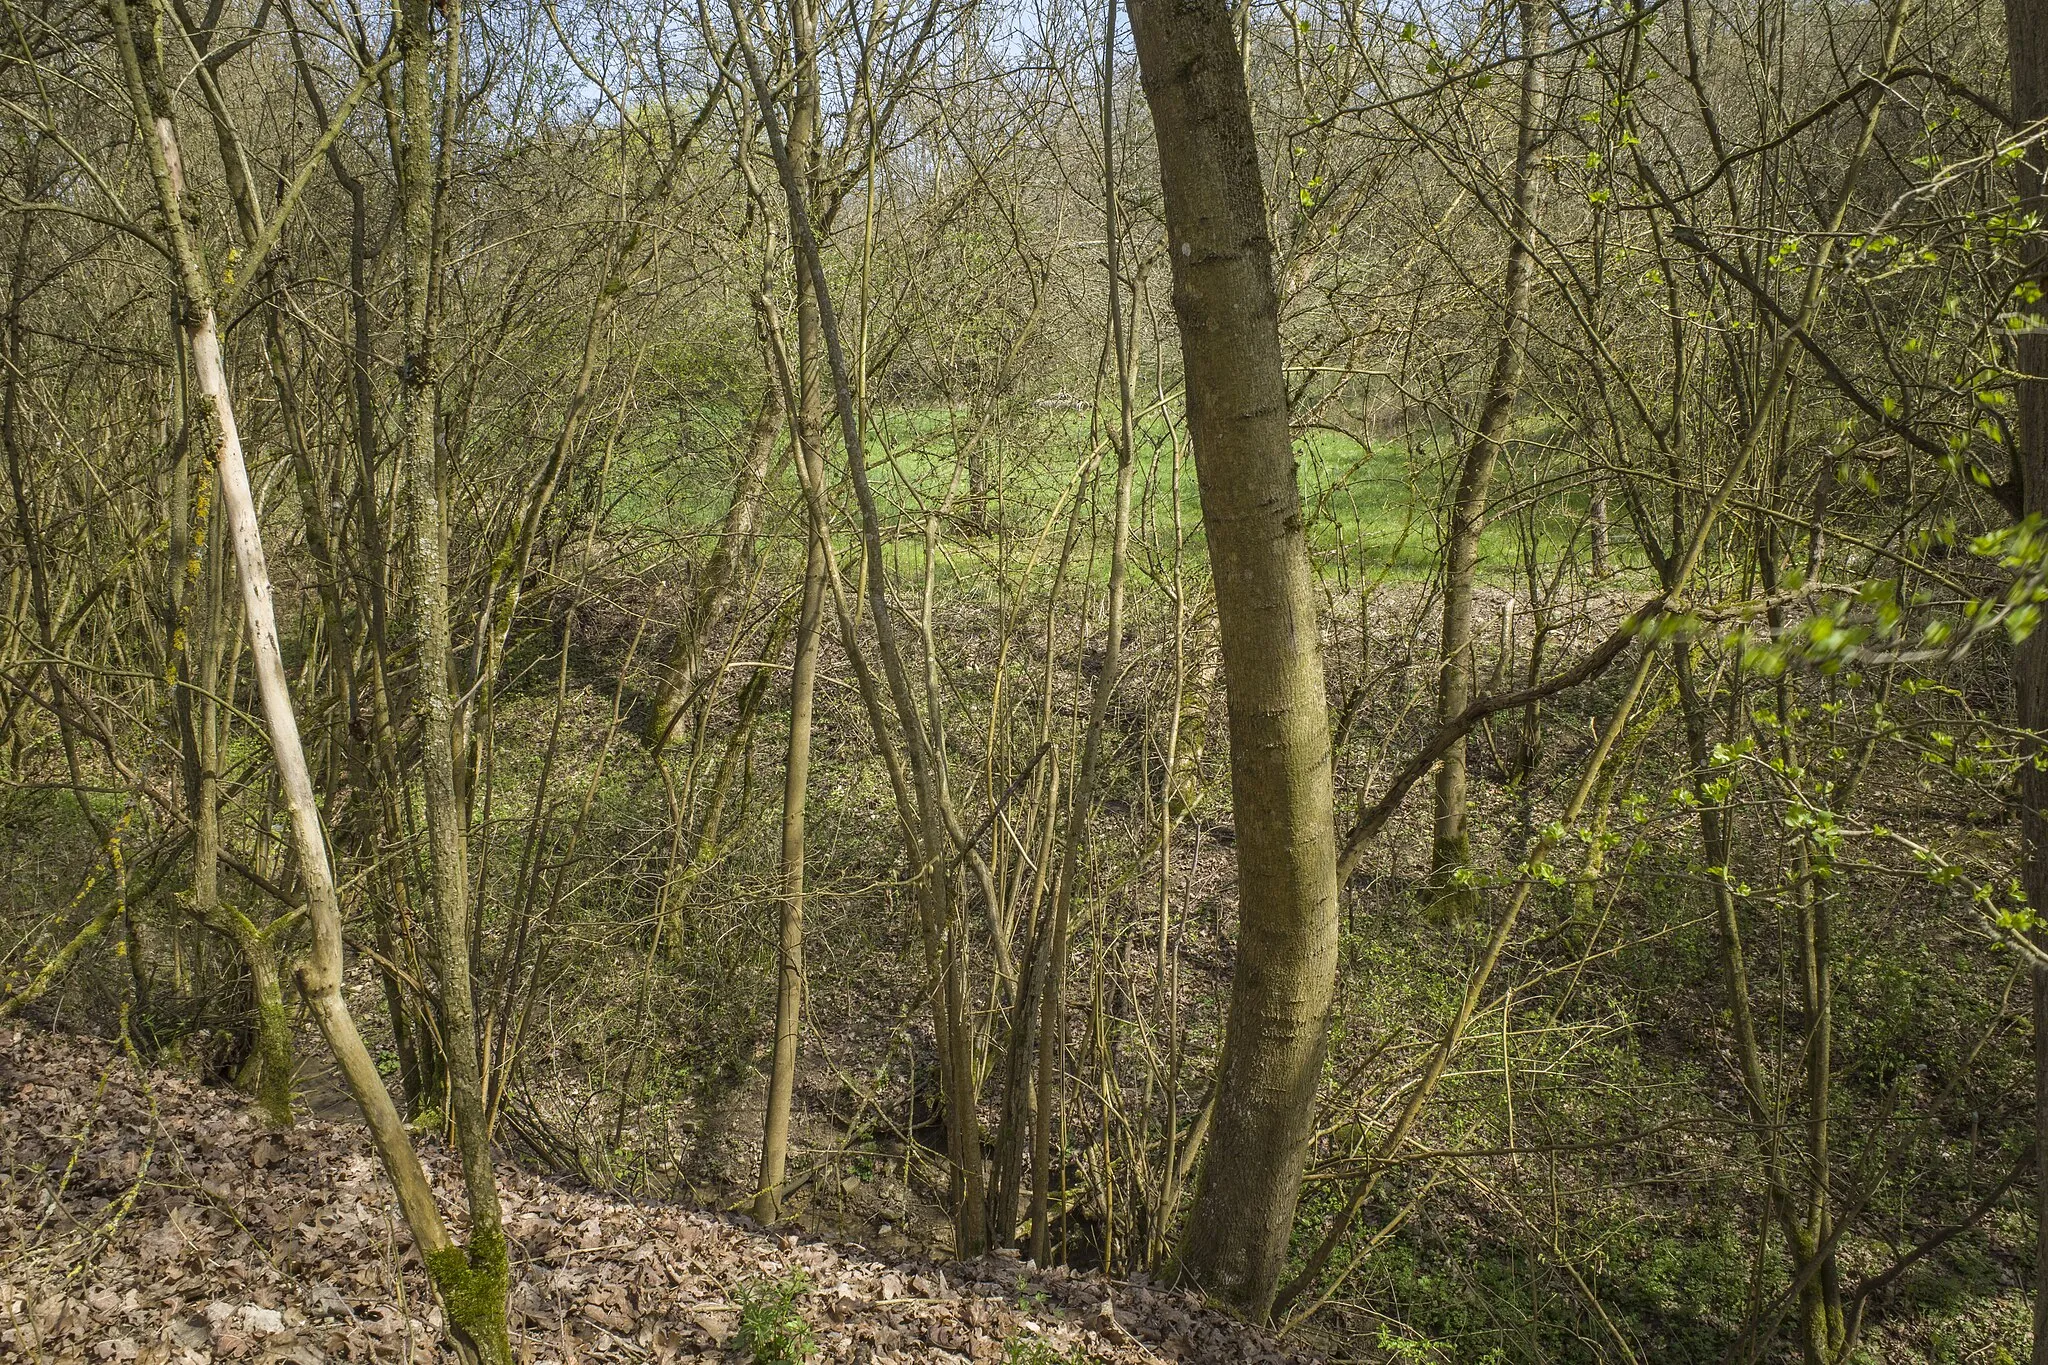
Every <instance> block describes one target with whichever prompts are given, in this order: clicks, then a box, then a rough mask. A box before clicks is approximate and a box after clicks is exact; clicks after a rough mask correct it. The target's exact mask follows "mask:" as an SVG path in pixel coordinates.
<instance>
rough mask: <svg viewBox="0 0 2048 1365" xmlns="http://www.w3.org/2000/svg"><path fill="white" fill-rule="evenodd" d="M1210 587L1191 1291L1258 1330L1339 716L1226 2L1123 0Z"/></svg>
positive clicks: (1291, 1195)
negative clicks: (1207, 1064)
mask: <svg viewBox="0 0 2048 1365" xmlns="http://www.w3.org/2000/svg"><path fill="white" fill-rule="evenodd" d="M1130 12H1131V27H1132V30H1133V31H1134V33H1135V34H1136V37H1137V48H1138V63H1139V68H1140V72H1141V74H1142V76H1143V78H1144V85H1145V96H1146V99H1147V101H1148V102H1149V103H1150V105H1151V107H1152V118H1153V125H1154V129H1155V132H1156V136H1157V138H1158V143H1159V168H1160V179H1161V181H1162V184H1163V188H1164V190H1165V201H1166V227H1167V242H1168V246H1169V255H1170V256H1171V258H1172V261H1173V284H1174V291H1173V304H1174V312H1175V314H1176V315H1177V317H1178V318H1179V322H1180V333H1181V352H1182V358H1183V362H1184V369H1185V376H1186V379H1185V382H1186V387H1187V410H1188V426H1189V429H1190V432H1191V434H1192V436H1193V441H1194V454H1195V474H1196V478H1197V480H1198V482H1199V485H1200V488H1201V496H1202V523H1203V527H1204V529H1205V531H1206V532H1207V535H1208V541H1209V557H1210V563H1211V565H1212V567H1213V571H1214V573H1215V578H1216V614H1217V619H1218V624H1219V628H1220V633H1221V637H1222V651H1223V667H1224V687H1225V694H1226V697H1227V699H1228V704H1229V705H1228V710H1229V718H1230V786H1231V801H1232V809H1233V812H1234V817H1235V819H1236V822H1237V850H1238V857H1237V882H1238V908H1239V916H1240V923H1239V930H1238V946H1237V964H1236V970H1235V973H1234V976H1233V978H1232V981H1231V993H1230V1015H1229V1022H1228V1032H1227V1033H1226V1034H1225V1038H1224V1045H1223V1059H1222V1063H1221V1071H1220V1075H1219V1078H1218V1086H1217V1094H1218V1099H1217V1105H1216V1117H1215V1120H1214V1136H1213V1137H1212V1138H1211V1139H1210V1146H1209V1156H1208V1159H1207V1161H1206V1162H1205V1163H1204V1165H1203V1170H1202V1176H1201V1181H1200V1185H1199V1188H1198V1191H1197V1193H1196V1196H1195V1206H1194V1212H1193V1214H1192V1216H1191V1221H1190V1225H1189V1228H1188V1234H1187V1240H1186V1243H1185V1245H1184V1246H1183V1248H1182V1258H1181V1272H1182V1275H1183V1277H1184V1278H1185V1279H1186V1280H1187V1281H1189V1282H1190V1283H1192V1284H1194V1285H1196V1286H1198V1287H1200V1288H1202V1289H1204V1290H1206V1291H1208V1292H1210V1293H1212V1294H1215V1295H1216V1296H1217V1297H1219V1298H1221V1299H1223V1300H1225V1301H1226V1302H1228V1303H1230V1304H1231V1305H1233V1306H1234V1307H1236V1308H1238V1309H1239V1310H1241V1311H1243V1312H1245V1313H1246V1314H1248V1315H1250V1316H1253V1317H1260V1316H1263V1315H1264V1314H1265V1313H1266V1311H1267V1310H1268V1309H1269V1308H1270V1306H1271V1304H1272V1301H1273V1293H1274V1288H1275V1286H1276V1284H1277V1282H1278V1279H1279V1275H1280V1270H1281V1267H1282V1265H1283V1264H1284V1262H1285V1260H1286V1257H1287V1243H1288V1235H1289V1233H1290V1232H1291V1230H1292V1228H1293V1224H1294V1204H1295V1199H1296V1196H1297V1195H1298V1193H1299V1192H1300V1187H1301V1172H1302V1164H1303V1161H1304V1159H1305V1157H1306V1156H1307V1151H1308V1142H1309V1137H1310V1133H1311V1129H1312V1126H1313V1120H1314V1116H1315V1097H1316V1081H1317V1078H1318V1076H1319V1075H1320V1074H1321V1071H1322V1063H1323V1053H1324V1047H1325V1044H1326V1041H1327V1031H1328V1023H1329V1012H1330V1001H1331V996H1332V993H1333V991H1334V989H1335V983H1336V967H1337V859H1336V846H1335V845H1336V836H1335V830H1334V826H1333V816H1332V811H1331V788H1330V726H1329V707H1328V702H1327V699H1326V698H1325V696H1324V690H1323V660H1322V649H1321V641H1320V639H1319V638H1318V634H1317V624H1316V608H1315V595H1314V584H1313V582H1312V580H1311V577H1310V571H1309V559H1308V541H1307V536H1306V532H1305V528H1304V525H1303V514H1302V507H1301V495H1300V490H1299V488H1298V486H1297V484H1296V481H1295V464H1294V452H1293V446H1292V442H1291V440H1290V438H1289V433H1288V425H1287V386H1286V382H1285V379H1284V377H1283V375H1282V371H1281V355H1280V332H1279V324H1278V317H1279V295H1278V291H1277V290H1276V288H1275V285H1274V279H1273V246H1272V242H1271V240H1270V239H1269V237H1268V236H1267V229H1266V207H1265V196H1264V193H1263V190H1262V186H1261V181H1260V176H1259V161H1258V150H1257V147H1258V144H1257V142H1256V140H1255V137H1254V134H1253V130H1252V118H1251V101H1250V97H1249V95H1248V94H1247V91H1246V88H1245V79H1244V69H1243V67H1242V66H1241V65H1240V63H1239V58H1238V51H1237V46H1236V43H1235V42H1234V40H1233V38H1232V34H1231V23H1230V12H1229V10H1228V8H1227V7H1226V6H1225V5H1224V4H1222V3H1221V2H1220V0H1203V2H1201V3H1182V0H1132V3H1131V5H1130Z"/></svg>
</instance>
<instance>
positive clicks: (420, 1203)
mask: <svg viewBox="0 0 2048 1365" xmlns="http://www.w3.org/2000/svg"><path fill="white" fill-rule="evenodd" d="M108 16H109V18H110V19H111V21H112V28H113V34H114V41H115V44H116V47H117V49H118V51H119V53H120V59H121V65H122V67H123V74H124V75H125V77H126V81H127V85H128V93H129V98H130V101H131V103H132V105H133V110H134V115H135V121H136V127H137V130H138V131H139V132H140V133H141V134H142V139H143V142H144V145H145V147H146V150H147V155H148V160H149V166H150V174H151V178H152V179H153V181H154V182H155V188H156V194H157V204H158V208H159V211H160V214H161V217H162V220H163V226H164V230H165V234H166V236H167V238H168V239H169V241H170V243H171V247H172V263H173V267H174V268H175V270H176V271H177V282H178V291H179V294H180V296H181V300H182V305H183V307H182V311H181V315H180V318H181V325H182V327H183V329H184V333H185V341H186V344H187V346H188V347H189V348H190V352H191V357H192V373H193V385H194V388H195V389H196V391H197V393H198V396H199V400H200V403H201V404H202V408H203V412H204V415H205V418H206V419H207V421H208V423H209V426H210V431H209V433H208V434H209V437H210V439H211V441H212V445H213V452H214V458H215V461H216V463H217V464H218V466H219V469H220V481H221V502H222V504H223V508H224V510H225V513H226V520H227V525H228V534H229V535H230V536H231V537H232V539H233V543H234V550H235V563H236V567H237V568H238V570H239V571H240V578H241V583H242V599H243V605H244V607H245V609H246V612H247V623H248V631H249V652H250V655H251V658H252V660H253V663H254V667H255V673H256V684H257V691H258V694H259V695H260V697H261V699H262V703H263V717H264V722H265V726H266V728H267V729H268V730H269V733H270V746H271V752H272V756H273V758H274V760H275V761H276V764H277V769H278V777H279V784H280V786H281V788H282V790H283V794H284V801H285V807H286V814H287V816H288V817H289V819H288V824H289V828H290V834H291V840H292V847H293V852H294V854H295V855H296V856H297V859H298V865H299V879H300V882H301V884H302V886H303V887H304V890H305V895H306V913H307V919H308V921H309V922H310V925H311V928H312V932H313V948H312V952H311V953H310V954H309V955H308V956H307V957H306V958H305V959H304V960H303V961H301V962H300V963H299V965H298V969H297V975H298V981H299V988H300V990H301V991H302V992H304V994H305V996H306V1001H307V1003H308V1005H309V1006H310V1007H311V1008H312V1012H313V1017H314V1019H315V1020H316V1021H317V1022H318V1024H319V1026H320V1030H321V1033H322V1034H323V1035H324V1036H325V1037H326V1039H327V1044H328V1047H329V1049H330V1050H331V1051H332V1052H333V1054H334V1058H335V1062H336V1064H337V1065H338V1066H339V1067H340V1069H341V1073H342V1077H343V1079H344V1081H345V1082H346V1083H347V1085H348V1089H349V1093H350V1094H351V1095H352V1096H353V1097H354V1098H355V1101H356V1104H357V1107H358V1108H360V1109H361V1110H362V1114H363V1119H364V1121H365V1123H366V1124H367V1125H368V1127H369V1130H370V1140H371V1144H372V1145H373V1146H375V1147H376V1149H377V1155H378V1157H379V1158H380V1159H381V1160H382V1162H383V1165H384V1169H385V1172H386V1174H387V1175H388V1176H389V1177H390V1179H391V1184H392V1187H393V1191H394V1193H395V1194H396V1195H397V1198H398V1205H399V1209H400V1212H401V1213H402V1214H403V1216H404V1218H405V1222H406V1227H407V1228H408V1230H410V1231H411V1233H412V1235H413V1239H414V1241H415V1242H417V1243H418V1245H419V1248H420V1252H421V1254H422V1256H423V1258H424V1259H425V1261H426V1262H427V1264H428V1265H429V1266H434V1265H437V1264H439V1265H446V1264H448V1262H449V1259H450V1258H451V1257H453V1258H456V1259H458V1260H459V1259H461V1258H462V1257H463V1252H462V1249H461V1248H460V1247H458V1246H456V1244H455V1242H454V1239H453V1238H452V1237H450V1236H449V1234H448V1228H447V1225H446V1224H445V1223H443V1222H442V1221H441V1214H440V1210H439V1209H438V1208H437V1207H436V1205H435V1203H434V1192H433V1187H432V1186H431V1185H430V1184H429V1183H428V1181H427V1176H426V1172H425V1170H424V1169H423V1168H422V1167H421V1166H420V1161H419V1156H418V1154H417V1153H416V1152H414V1150H413V1147H412V1141H411V1139H410V1138H409V1137H408V1136H407V1134H406V1131H405V1124H404V1121H403V1120H402V1119H400V1118H399V1116H398V1108H397V1106H396V1105H394V1104H393V1103H392V1102H391V1095H390V1092H389V1091H387V1090H385V1088H384V1081H383V1078H382V1077H381V1076H380V1075H378V1073H377V1065H376V1062H375V1061H373V1060H372V1059H371V1057H370V1053H369V1049H367V1048H366V1047H364V1046H363V1040H362V1036H361V1035H360V1034H359V1033H358V1032H357V1031H356V1026H355V1020H354V1019H353V1018H352V1017H351V1016H350V1014H349V1011H348V1005H347V1003H346V1001H345V1000H344V999H343V998H342V994H341V979H342V961H343V959H342V925H341V905H340V902H339V900H338V898H337V896H336V893H335V884H334V873H333V868H332V867H331V865H330V864H329V862H328V859H327V844H326V839H325V836H324V834H323V833H322V831H321V828H320V812H319V808H318V806H317V804H316V801H315V799H314V795H313V779H312V772H311V769H310V768H309V767H308V766H307V763H306V752H305V747H304V745H303V744H302V743H301V741H300V738H299V726H298V718H297V716H296V715H295V714H294V712H293V709H292V700H291V692H290V688H289V685H288V683H287V681H286V677H285V669H284V656H283V652H282V650H281V649H280V648H279V646H278V636H277V617H276V612H275V610H274V608H273V605H272V597H271V587H270V570H269V566H268V564H267V563H266V561H265V557H264V553H263V538H262V533H261V530H260V529H259V527H258V525H257V521H256V500H255V497H254V495H253V493H252V492H251V489H250V486H249V472H248V468H247V465H246V464H245V463H244V461H243V457H242V438H241V433H240V431H239V430H238V428H237V426H236V422H235V410H234V404H233V401H232V399H231V398H230V396H229V392H228V383H227V371H226V367H225V365H224V364H223V362H222V358H221V349H220V336H219V330H218V327H217V324H216V322H215V319H214V310H213V298H212V293H211V290H210V287H209V281H210V279H211V276H210V274H209V272H208V270H207V266H206V261H205V258H204V256H203V254H202V253H201V250H200V247H199V244H198V243H197V241H195V240H194V239H193V237H192V236H191V234H190V233H189V231H188V229H187V226H186V218H185V205H184V198H185V192H184V171H183V168H182V161H181V157H180V153H179V147H178V138H177V130H176V128H175V126H174V124H173V122H172V119H171V106H170V100H169V97H168V95H167V93H166V92H165V89H164V85H163V80H162V75H161V65H160V63H161V58H160V56H159V54H158V52H157V50H156V46H155V43H156V39H157V37H158V35H160V34H161V32H162V28H161V25H160V23H159V22H158V18H159V14H158V10H157V8H156V2H155V0H152V4H151V7H150V8H148V9H145V10H143V11H142V12H140V13H135V12H132V11H130V9H129V8H128V4H127V0H108ZM436 1288H437V1289H439V1290H440V1291H441V1292H442V1293H443V1295H444V1296H446V1295H447V1294H448V1292H449V1286H448V1284H447V1282H446V1281H445V1280H444V1279H443V1278H442V1277H440V1276H437V1277H436ZM443 1306H444V1308H446V1309H447V1310H448V1316H449V1328H450V1335H451V1337H452V1338H453V1340H454V1342H455V1344H456V1346H457V1348H458V1350H459V1351H461V1352H463V1353H464V1354H465V1355H467V1356H468V1357H469V1358H470V1359H481V1360H487V1361H490V1362H492V1365H500V1362H502V1361H507V1360H509V1358H510V1353H509V1350H508V1351H506V1352H504V1353H502V1354H500V1355H491V1354H488V1353H487V1352H486V1351H485V1350H482V1349H479V1346H478V1343H477V1342H476V1341H475V1339H474V1337H473V1336H472V1335H471V1334H470V1332H469V1330H468V1324H467V1323H466V1321H465V1318H466V1317H467V1315H466V1314H464V1313H463V1312H461V1311H460V1307H459V1305H458V1304H457V1303H455V1302H450V1301H449V1300H448V1299H447V1298H446V1297H444V1300H443ZM502 1321H503V1319H502V1316H501V1318H500V1323H501V1324H502ZM502 1330H503V1329H502V1325H501V1327H500V1335H501V1338H502Z"/></svg>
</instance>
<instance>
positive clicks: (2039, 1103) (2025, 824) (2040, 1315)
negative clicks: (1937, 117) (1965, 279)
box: [2005, 0, 2048, 1365]
mask: <svg viewBox="0 0 2048 1365" xmlns="http://www.w3.org/2000/svg"><path fill="white" fill-rule="evenodd" d="M2005 22H2006V48H2007V57H2008V60H2009V63H2010V65H2011V68H2012V117H2013V126H2014V128H2015V129H2016V130H2019V129H2027V128H2031V127H2033V126H2034V125H2035V124H2037V123H2038V122H2039V121H2040V120H2041V119H2043V118H2048V0H2007V4H2006V7H2005ZM2026 148H2027V150H2026V153H2025V155H2024V156H2023V157H2022V158H2021V159H2020V162H2019V164H2018V165H2017V166H2016V167H2015V168H2014V169H2015V172H2016V178H2017V179H2018V181H2019V185H2018V187H2017V188H2018V191H2019V199H2020V211H2022V212H2025V211H2032V212H2035V213H2040V212H2042V211H2044V210H2048V151H2044V150H2043V148H2042V147H2041V144H2040V143H2038V142H2029V143H2027V144H2026ZM2024 250H2025V251H2026V253H2027V257H2028V264H2029V265H2030V266H2031V267H2032V268H2033V269H2035V270H2038V269H2039V268H2040V265H2041V263H2042V261H2043V259H2044V257H2048V252H2044V251H2043V249H2042V247H2041V244H2040V242H2039V241H2038V239H2037V238H2036V237H2034V236H2029V237H2028V238H2027V244H2026V246H2025V248H2024ZM2015 349H2016V350H2017V352H2018V354H2017V355H2016V356H2015V361H2016V365H2015V368H2016V369H2017V371H2018V373H2019V375H2020V379H2019V382H2018V384H2017V385H2016V386H2015V387H2016V388H2017V389H2018V391H2019V392H2018V399H2019V404H2018V406H2019V413H2018V422H2017V423H2016V425H2017V427H2018V436H2019V446H2020V450H2019V471H2020V479H2021V490H2020V496H2021V503H2020V507H2021V511H2022V513H2023V515H2025V516H2029V517H2038V516H2048V332H2044V331H2043V330H2042V329H2041V328H2040V326H2039V325H2038V324H2037V325H2035V326H2034V327H2030V328H2027V329H2026V330H2024V331H2022V332H2020V334H2019V336H2018V338H2017V340H2016V346H2015ZM2013 674H2014V676H2013V692H2014V704H2015V707H2016V711H2017V714H2016V715H2015V717H2014V719H2015V720H2016V721H2017V722H2018V724H2019V727H2020V729H2021V730H2022V731H2025V732H2029V733H2031V734H2033V735H2035V736H2037V738H2036V739H2035V740H2034V741H2033V743H2034V745H2035V746H2036V749H2037V751H2038V749H2039V748H2040V747H2041V740H2040V739H2039V738H2038V736H2040V735H2042V734H2043V733H2048V630H2043V629H2040V628H2038V627H2037V628H2036V629H2035V630H2034V632H2033V633H2032V634H2031V635H2029V636H2028V637H2027V638H2026V639H2025V640H2024V641H2022V642H2021V644H2020V647H2019V649H2018V650H2017V651H2015V653H2014V657H2013ZM2019 782H2020V882H2021V885H2022V886H2023V887H2024V888H2025V889H2026V893H2027V903H2028V904H2029V905H2030V906H2032V907H2033V909H2034V913H2035V914H2036V915H2042V916H2044V917H2048V771H2043V769H2042V767H2041V765H2040V764H2039V763H2022V764H2020V767H2019ZM2035 939H2036V941H2037V942H2038V943H2042V944H2044V945H2048V932H2043V931H2042V930H2039V929H2037V930H2036V931H2035ZM2033 987H2034V1135H2035V1141H2034V1160H2035V1163H2036V1168H2035V1203H2034V1220H2035V1221H2034V1226H2035V1234H2034V1235H2035V1242H2034V1354H2033V1360H2034V1365H2048V966H2043V965H2041V964H2040V963H2038V962H2037V963H2035V964H2034V968H2033Z"/></svg>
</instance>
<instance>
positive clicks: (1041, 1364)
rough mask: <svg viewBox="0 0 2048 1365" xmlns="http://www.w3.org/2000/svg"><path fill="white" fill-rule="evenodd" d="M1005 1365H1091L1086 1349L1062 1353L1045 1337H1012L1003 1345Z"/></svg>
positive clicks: (1080, 1347) (1075, 1349)
mask: <svg viewBox="0 0 2048 1365" xmlns="http://www.w3.org/2000/svg"><path fill="white" fill-rule="evenodd" d="M1003 1365H1090V1357H1089V1355H1088V1351H1087V1348H1086V1347H1082V1346H1074V1347H1070V1348H1069V1349H1067V1350H1065V1351H1061V1350H1059V1349H1057V1348H1056V1347H1054V1345H1053V1344H1052V1343H1051V1342H1049V1341H1047V1340H1046V1339H1045V1338H1044V1337H1040V1336H1022V1337H1011V1338H1010V1339H1009V1340H1008V1341H1005V1342H1004V1343H1003Z"/></svg>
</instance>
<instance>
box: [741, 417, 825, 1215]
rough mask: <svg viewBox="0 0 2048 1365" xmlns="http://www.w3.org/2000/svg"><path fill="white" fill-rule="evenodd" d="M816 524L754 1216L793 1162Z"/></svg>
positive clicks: (816, 476) (786, 784) (796, 677)
mask: <svg viewBox="0 0 2048 1365" xmlns="http://www.w3.org/2000/svg"><path fill="white" fill-rule="evenodd" d="M796 457H797V458H798V459H800V460H807V461H810V462H811V477H812V479H813V480H815V481H819V482H822V480H823V477H824V471H823V469H822V467H821V466H822V463H823V462H822V461H817V460H814V459H812V455H811V447H810V443H809V442H807V441H800V442H799V446H798V449H797V452H796ZM824 529H825V528H824V527H822V526H818V525H816V524H815V523H813V525H812V526H811V531H810V536H809V538H808V541H807V543H806V546H805V550H804V596H803V605H802V607H801V608H799V610H798V615H797V628H796V663H795V666H794V667H793V668H792V669H791V672H790V678H789V749H788V756H787V760H786V762H785V765H784V768H783V781H782V915H781V924H780V927H779V932H778V935H777V941H776V956H775V1054H774V1059H773V1061H772V1062H771V1064H770V1069H769V1072H768V1109H767V1113H766V1114H765V1115H764V1117H763V1119H762V1122H761V1181H760V1186H759V1188H758V1190H757V1191H756V1193H755V1195H754V1217H755V1218H756V1219H757V1220H758V1221H760V1222H762V1223H773V1222H775V1221H776V1219H778V1218H780V1217H781V1216H782V1181H783V1176H784V1173H785V1172H786V1170H787V1169H788V1163H789V1113H790V1104H791V1100H792V1097H793V1096H794V1094H795V1090H796V1053H797V1040H798V1035H799V1033H800V1032H801V1029H802V1025H803V1005H804V810H805V803H806V801H807V799H808V794H809V786H810V777H811V704H812V701H813V699H814V698H815V696H816V693H817V687H818V646H819V642H820V639H821V627H822V625H823V623H824V616H825V556H826V555H827V554H830V553H831V547H830V546H828V545H827V544H826V543H825V541H824Z"/></svg>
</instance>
